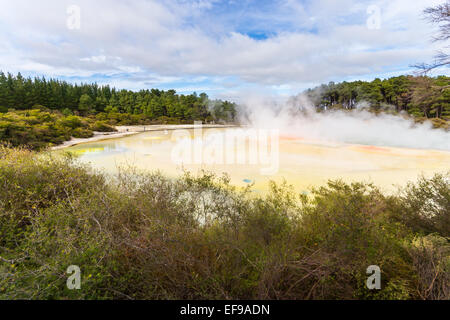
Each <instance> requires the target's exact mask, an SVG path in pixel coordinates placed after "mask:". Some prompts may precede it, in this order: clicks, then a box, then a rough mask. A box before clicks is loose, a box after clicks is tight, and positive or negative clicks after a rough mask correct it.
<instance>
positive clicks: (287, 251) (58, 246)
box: [0, 147, 450, 299]
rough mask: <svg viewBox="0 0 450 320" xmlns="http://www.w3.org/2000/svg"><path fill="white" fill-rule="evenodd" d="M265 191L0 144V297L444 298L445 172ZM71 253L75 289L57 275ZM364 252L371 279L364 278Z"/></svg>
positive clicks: (448, 212)
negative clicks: (376, 282)
mask: <svg viewBox="0 0 450 320" xmlns="http://www.w3.org/2000/svg"><path fill="white" fill-rule="evenodd" d="M270 187H271V188H270V192H269V193H268V195H267V196H264V197H255V196H254V195H251V190H250V189H248V188H247V189H238V188H236V187H234V186H232V185H231V184H230V183H229V179H228V178H227V177H226V176H224V177H216V176H214V175H212V174H209V173H203V174H201V175H199V176H192V175H190V174H185V175H184V176H182V177H180V178H178V179H175V180H173V179H168V178H166V177H164V176H163V175H161V174H159V173H142V172H135V171H133V170H123V171H121V172H120V173H119V174H118V175H117V177H115V179H114V180H111V179H109V178H107V177H106V176H104V175H103V174H101V173H99V172H95V171H93V170H92V169H91V168H90V167H88V166H85V165H82V164H80V163H78V162H77V161H76V159H74V158H73V156H70V155H69V154H67V155H64V156H61V155H54V154H48V153H35V152H32V151H28V150H25V149H23V148H19V149H13V148H7V147H2V148H1V149H0V299H449V298H450V289H449V283H450V276H449V275H450V245H449V231H450V224H449V217H450V182H449V174H448V173H447V174H438V175H436V176H435V177H433V178H432V179H425V178H420V179H419V182H418V183H417V184H411V185H409V186H407V187H406V188H405V189H403V190H400V191H399V193H398V194H397V195H395V196H386V195H383V194H382V193H381V192H380V191H379V189H378V188H376V187H375V186H373V185H370V184H364V183H353V184H346V183H344V182H342V181H329V183H328V185H327V186H325V187H321V188H317V189H314V190H312V194H311V196H304V195H298V194H297V193H295V191H294V190H293V189H292V188H291V187H290V186H289V185H287V184H286V183H284V184H278V185H277V184H275V183H271V185H270ZM70 265H78V266H79V267H80V268H81V272H82V284H81V290H69V289H67V287H66V280H67V277H68V275H67V274H66V270H67V267H68V266H70ZM370 265H378V266H380V268H381V271H382V275H381V277H382V278H381V279H382V289H381V290H375V291H371V290H368V289H367V288H366V286H365V283H366V279H367V277H368V275H367V274H366V269H367V267H368V266H370Z"/></svg>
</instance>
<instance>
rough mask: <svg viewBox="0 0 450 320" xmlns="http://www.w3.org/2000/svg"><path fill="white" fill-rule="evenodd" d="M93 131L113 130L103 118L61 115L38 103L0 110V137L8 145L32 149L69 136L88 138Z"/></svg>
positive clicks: (62, 140) (57, 141) (57, 142)
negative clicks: (31, 105) (25, 107)
mask: <svg viewBox="0 0 450 320" xmlns="http://www.w3.org/2000/svg"><path fill="white" fill-rule="evenodd" d="M94 131H99V132H112V131H116V129H115V128H114V127H112V126H110V125H109V124H108V123H107V122H106V121H100V120H96V118H83V117H79V116H74V115H68V116H64V115H63V114H62V113H60V112H55V111H53V112H52V111H50V110H48V109H46V108H44V107H40V106H35V109H31V110H26V111H10V112H7V113H3V114H2V113H0V140H1V141H4V142H7V143H9V144H11V145H12V146H20V145H27V146H29V147H30V148H32V149H41V148H44V147H46V146H49V145H57V144H60V143H62V142H64V141H66V140H70V139H71V137H75V138H89V137H92V136H93V135H94Z"/></svg>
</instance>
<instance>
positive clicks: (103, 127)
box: [90, 121, 117, 132]
mask: <svg viewBox="0 0 450 320" xmlns="http://www.w3.org/2000/svg"><path fill="white" fill-rule="evenodd" d="M90 129H91V130H92V131H98V132H114V131H117V130H116V129H115V128H114V127H112V126H110V125H108V124H107V123H106V122H104V121H96V122H95V123H94V124H92V125H91V128H90Z"/></svg>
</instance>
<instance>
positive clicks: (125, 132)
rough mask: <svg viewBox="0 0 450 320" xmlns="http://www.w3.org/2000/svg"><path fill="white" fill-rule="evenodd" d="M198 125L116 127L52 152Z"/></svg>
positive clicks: (210, 125)
mask: <svg viewBox="0 0 450 320" xmlns="http://www.w3.org/2000/svg"><path fill="white" fill-rule="evenodd" d="M196 126H197V125H194V124H174V125H145V126H144V125H138V126H116V127H115V128H116V130H117V131H116V132H94V136H93V137H91V138H72V139H71V140H69V141H65V142H63V143H62V144H60V145H57V146H54V147H52V148H51V149H50V150H52V151H54V150H61V149H65V148H69V147H73V146H77V145H79V144H84V143H90V142H97V141H104V140H109V139H116V138H123V137H127V136H132V135H135V134H139V133H143V132H152V131H163V130H167V131H173V130H184V129H194V128H195V127H196ZM237 127H239V125H231V124H230V125H220V124H203V125H202V128H205V129H213V128H218V129H222V128H237Z"/></svg>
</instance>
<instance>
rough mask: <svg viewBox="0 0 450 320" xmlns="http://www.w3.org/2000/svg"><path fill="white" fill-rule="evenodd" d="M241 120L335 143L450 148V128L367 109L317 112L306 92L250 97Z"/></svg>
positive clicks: (448, 149)
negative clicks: (280, 98) (281, 97)
mask: <svg viewBox="0 0 450 320" xmlns="http://www.w3.org/2000/svg"><path fill="white" fill-rule="evenodd" d="M245 106H246V107H244V110H243V112H242V114H243V116H242V119H241V121H242V123H244V124H248V125H251V126H253V127H257V128H265V129H279V130H280V133H281V135H287V136H292V137H298V138H303V139H306V140H319V141H324V142H334V143H350V144H364V145H374V146H389V147H402V148H415V149H437V150H445V151H450V132H446V131H445V130H443V129H433V128H432V125H431V123H429V122H426V123H423V124H415V123H414V121H412V120H407V119H404V118H402V117H400V116H394V115H389V114H380V115H375V114H373V113H370V112H368V111H365V110H361V109H359V110H353V111H340V110H339V111H326V112H321V113H317V112H316V111H315V109H314V107H313V105H312V104H311V103H310V101H308V99H307V97H306V96H304V95H299V96H297V97H294V98H291V99H289V100H288V101H286V102H284V103H281V104H280V103H274V102H267V100H266V99H262V98H255V97H252V98H247V99H246V100H245Z"/></svg>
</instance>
